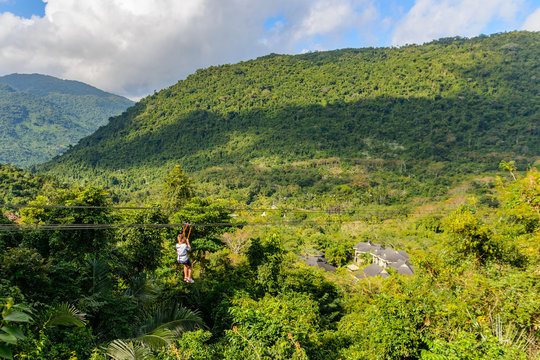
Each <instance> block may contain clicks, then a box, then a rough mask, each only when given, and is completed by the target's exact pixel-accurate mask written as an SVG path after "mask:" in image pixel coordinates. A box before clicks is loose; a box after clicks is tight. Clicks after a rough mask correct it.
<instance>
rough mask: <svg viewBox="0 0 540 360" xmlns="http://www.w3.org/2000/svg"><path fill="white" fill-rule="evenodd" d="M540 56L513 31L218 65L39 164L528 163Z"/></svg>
mask: <svg viewBox="0 0 540 360" xmlns="http://www.w3.org/2000/svg"><path fill="white" fill-rule="evenodd" d="M539 54H540V34H538V33H529V32H512V33H505V34H496V35H492V36H489V37H488V36H481V37H478V38H473V39H463V38H448V39H441V40H439V41H435V42H432V43H429V44H425V45H422V46H416V45H413V46H406V47H401V48H365V49H344V50H337V51H329V52H315V53H308V54H303V55H296V56H287V55H276V54H271V55H268V56H265V57H262V58H258V59H256V60H251V61H246V62H242V63H238V64H234V65H223V66H216V67H210V68H208V69H203V70H198V71H197V72H196V73H195V74H193V75H191V76H189V77H188V78H187V79H185V80H182V81H179V82H178V83H177V84H175V85H173V86H171V87H170V88H168V89H165V90H162V91H160V92H159V93H156V94H154V95H152V96H149V97H147V98H145V99H142V100H141V101H140V102H139V103H137V104H136V105H135V106H134V107H132V108H130V109H129V110H128V111H127V112H125V113H123V114H122V115H120V116H117V117H114V118H112V119H111V121H110V123H109V124H108V125H107V126H104V127H102V128H100V129H98V130H97V131H96V132H95V133H94V134H92V135H91V136H89V137H86V138H84V139H82V140H80V141H79V143H78V144H77V145H76V146H75V147H73V149H70V150H69V151H67V152H66V153H65V154H63V155H62V156H61V157H57V158H55V159H53V160H52V161H51V162H49V163H47V164H45V165H43V166H41V167H39V169H40V170H45V171H49V172H51V173H54V174H56V175H58V176H60V177H61V178H63V179H68V178H71V179H81V178H85V179H91V181H93V182H97V183H101V184H105V185H107V186H114V187H119V188H122V187H123V188H128V189H131V190H133V188H140V189H148V188H151V187H153V186H155V184H157V183H158V182H161V180H162V179H163V176H164V174H165V173H167V172H168V171H169V170H170V169H171V168H172V166H173V165H174V164H180V165H181V166H182V167H183V168H185V169H186V170H187V171H188V172H190V173H192V174H195V175H194V176H195V177H198V178H199V179H203V180H208V179H209V178H210V177H213V176H214V177H217V180H216V181H213V182H214V183H220V181H224V182H227V181H229V182H230V181H231V180H232V179H231V177H234V178H236V177H235V176H234V175H238V173H239V172H242V174H243V178H245V179H253V178H254V174H255V175H256V173H257V171H259V170H260V169H261V168H263V169H264V168H268V167H269V168H273V169H277V168H281V169H284V168H286V167H288V166H289V167H290V166H292V167H296V168H297V167H298V166H297V165H295V164H298V162H299V161H307V163H304V165H300V167H302V166H304V168H307V170H306V171H308V172H309V171H310V170H309V169H310V166H311V167H312V165H313V162H314V161H315V159H329V158H334V159H336V158H337V160H336V161H340V162H348V163H351V164H358V163H361V162H362V161H365V160H366V159H367V160H373V159H380V160H381V161H382V162H383V163H387V164H391V167H392V168H393V169H399V171H400V172H405V174H407V171H410V169H415V168H416V169H417V171H416V174H424V173H426V171H423V170H422V168H424V170H425V168H426V166H428V165H429V164H433V163H435V162H436V163H439V164H442V165H440V166H442V167H446V170H447V171H448V170H449V168H448V165H449V164H451V167H452V169H453V170H456V169H463V168H465V169H468V171H477V170H486V169H496V167H497V165H498V163H499V162H500V160H501V159H516V160H518V161H521V163H522V164H524V165H525V166H526V164H528V163H532V162H533V161H534V159H535V158H536V157H537V156H538V155H539V154H540V141H539V139H540V137H539V136H538V135H539V132H538V124H539V120H540V114H539V106H540V102H539V94H538V90H539V89H540V87H539V82H540V69H539V67H538V57H539ZM306 164H307V165H306ZM437 166H439V165H437ZM216 172H218V173H219V175H218V176H215V175H212V174H213V173H216ZM283 172H284V173H287V170H283ZM231 175H233V176H231ZM427 175H428V176H429V174H427ZM278 177H279V176H278ZM295 179H296V180H295ZM315 180H316V179H315ZM296 183H298V182H297V178H296V177H294V176H293V177H292V178H291V179H290V181H289V184H296ZM249 185H250V183H249V181H248V182H247V184H243V185H242V184H240V185H238V184H237V185H235V186H238V187H247V186H249ZM285 185H286V184H285Z"/></svg>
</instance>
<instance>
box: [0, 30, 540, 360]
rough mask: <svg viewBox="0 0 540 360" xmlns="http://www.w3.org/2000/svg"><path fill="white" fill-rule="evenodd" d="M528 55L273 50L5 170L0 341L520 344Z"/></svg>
mask: <svg viewBox="0 0 540 360" xmlns="http://www.w3.org/2000/svg"><path fill="white" fill-rule="evenodd" d="M539 59H540V33H538V32H527V31H516V32H507V33H498V34H493V35H490V36H486V35H482V36H479V37H474V38H462V37H452V38H442V39H439V40H436V41H432V42H429V43H425V44H423V45H406V46H401V47H388V48H359V49H342V50H333V51H320V52H319V51H316V52H308V53H305V54H300V55H280V54H269V55H267V56H263V57H259V58H257V59H252V60H247V61H243V62H239V63H235V64H226V65H219V66H211V67H207V68H203V69H199V70H197V71H196V72H194V73H193V74H191V75H189V76H188V77H187V78H185V79H183V80H180V81H178V82H177V83H176V84H174V85H172V86H170V87H168V88H165V89H163V90H160V91H155V92H154V93H153V94H151V95H148V96H146V97H144V98H142V99H140V100H139V101H138V102H136V103H135V104H134V105H133V106H131V107H129V108H127V106H126V109H125V111H124V110H122V111H123V112H121V113H119V114H118V115H115V116H112V117H111V118H110V119H109V121H108V122H107V123H105V124H100V125H99V126H100V127H99V128H97V127H96V128H97V129H96V130H95V131H94V132H92V133H91V134H89V135H88V136H85V137H82V136H84V135H80V136H78V138H77V139H78V140H76V141H72V142H73V144H72V145H70V146H66V147H65V149H63V150H62V151H61V152H60V153H58V154H57V155H56V156H54V157H52V158H51V156H49V158H48V159H46V160H42V161H32V162H24V161H22V162H20V163H18V164H14V163H13V162H12V161H9V162H8V161H6V162H5V163H2V164H0V210H1V211H0V313H1V315H0V358H2V359H26V360H57V359H58V360H83V359H91V360H108V359H115V360H124V359H129V360H138V359H155V360H187V359H194V360H195V359H200V360H206V359H207V360H217V359H228V360H236V359H246V360H262V359H268V360H269V359H298V360H300V359H305V360H307V359H313V360H326V359H328V360H362V359H381V360H384V359H391V360H398V359H422V360H439V359H450V360H461V359H463V360H481V359H490V360H496V359H501V360H514V359H516V360H517V359H521V360H535V359H538V358H539V356H540V353H539V349H540V173H539V171H538V169H539V168H540V66H539V65H540V64H539ZM1 79H2V78H0V95H2V94H3V93H4V92H5V93H9V94H11V93H13V92H14V91H15V90H13V88H12V87H9V86H8V85H2V84H1ZM10 89H11V90H10ZM6 96H7V95H6ZM10 96H11V95H10ZM35 101H36V103H35V104H37V101H38V100H35ZM40 101H41V100H40ZM0 105H1V104H0ZM6 106H7V105H6ZM36 106H37V105H36ZM50 109H51V108H50ZM88 111H92V110H88ZM11 116H12V117H13V118H15V117H16V115H11ZM0 125H2V122H1V121H0ZM0 130H1V129H0ZM55 131H56V130H55ZM71 139H72V140H73V139H74V138H73V137H72V138H71ZM35 151H39V149H38V148H36V149H35ZM0 153H1V152H0ZM48 154H50V153H48ZM19 155H20V154H19ZM14 158H17V157H14ZM20 158H21V159H22V157H20ZM41 159H44V158H41ZM21 166H24V168H22V167H21Z"/></svg>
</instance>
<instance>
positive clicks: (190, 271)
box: [187, 264, 193, 280]
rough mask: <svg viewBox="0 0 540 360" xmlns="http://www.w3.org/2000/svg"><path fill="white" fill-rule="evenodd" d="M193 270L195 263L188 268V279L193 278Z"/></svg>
mask: <svg viewBox="0 0 540 360" xmlns="http://www.w3.org/2000/svg"><path fill="white" fill-rule="evenodd" d="M192 272H193V264H191V265H190V266H189V268H188V277H187V278H188V280H191V273H192Z"/></svg>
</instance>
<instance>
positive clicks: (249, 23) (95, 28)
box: [0, 0, 375, 97]
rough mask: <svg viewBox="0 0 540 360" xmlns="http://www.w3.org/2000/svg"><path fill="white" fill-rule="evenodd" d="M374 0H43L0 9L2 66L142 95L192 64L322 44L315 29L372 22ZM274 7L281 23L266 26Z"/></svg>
mask: <svg viewBox="0 0 540 360" xmlns="http://www.w3.org/2000/svg"><path fill="white" fill-rule="evenodd" d="M0 1H2V0H0ZM373 1H374V0H334V1H330V0H296V1H290V0H274V1H267V0H228V1H223V0H182V1H178V0H92V1H73V0H48V1H47V3H46V8H45V16H44V17H43V18H40V17H36V16H34V17H32V18H31V19H23V18H20V17H17V16H14V15H12V14H9V13H3V14H0V74H7V73H12V72H20V73H23V72H39V73H45V74H50V75H54V76H58V77H62V78H67V79H75V80H80V81H84V82H87V83H89V84H92V85H94V86H97V87H99V88H102V89H104V90H107V91H112V92H115V93H119V94H123V95H127V96H131V97H137V96H144V95H146V94H148V93H151V92H152V90H154V89H160V88H163V87H167V86H169V85H171V84H173V83H175V82H176V81H177V80H178V79H181V78H184V77H185V76H187V75H188V74H190V73H192V72H193V71H194V70H195V69H197V68H201V67H206V66H209V65H215V64H223V63H229V62H237V61H240V60H245V59H249V58H253V57H256V56H260V55H265V54H267V53H269V52H286V53H291V52H296V47H297V46H308V47H309V49H310V50H311V49H315V48H319V47H323V46H325V44H324V43H323V44H322V45H320V42H321V39H318V38H317V37H318V36H319V37H320V36H324V37H329V38H339V37H340V36H343V34H344V33H345V32H346V31H349V30H350V28H351V27H352V28H357V29H360V28H362V26H365V24H366V23H367V22H369V21H371V20H370V19H372V18H373V16H374V14H375V10H374V8H373V5H372V2H373ZM277 14H282V15H283V17H284V18H285V20H286V22H285V23H284V24H282V25H281V26H278V27H276V28H275V29H272V30H270V31H266V30H265V29H264V27H263V24H264V22H265V20H266V19H267V18H269V17H272V16H276V15H277ZM299 44H301V45H299ZM306 44H307V45H306ZM326 45H327V46H328V44H326Z"/></svg>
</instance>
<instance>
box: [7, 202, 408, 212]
mask: <svg viewBox="0 0 540 360" xmlns="http://www.w3.org/2000/svg"><path fill="white" fill-rule="evenodd" d="M0 208H10V209H21V208H35V209H89V210H98V209H99V210H174V211H180V210H189V211H229V212H235V211H249V212H266V211H268V212H272V211H282V212H289V213H292V212H300V213H304V212H307V213H340V212H345V211H347V212H369V211H382V212H385V211H394V212H395V211H399V210H394V209H359V208H327V209H299V208H262V209H256V208H234V207H233V208H227V207H223V208H221V207H219V208H216V207H208V206H207V207H199V208H187V207H182V208H163V207H145V206H92V205H28V204H0Z"/></svg>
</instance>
